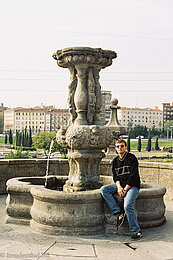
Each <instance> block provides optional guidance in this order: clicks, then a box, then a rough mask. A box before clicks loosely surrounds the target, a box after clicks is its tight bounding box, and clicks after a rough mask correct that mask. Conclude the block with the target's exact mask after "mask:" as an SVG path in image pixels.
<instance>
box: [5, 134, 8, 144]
mask: <svg viewBox="0 0 173 260" xmlns="http://www.w3.org/2000/svg"><path fill="white" fill-rule="evenodd" d="M7 140H8V137H7V134H6V135H5V144H7Z"/></svg>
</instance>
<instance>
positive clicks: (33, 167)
mask: <svg viewBox="0 0 173 260" xmlns="http://www.w3.org/2000/svg"><path fill="white" fill-rule="evenodd" d="M46 167H47V160H45V159H33V160H30V159H29V160H28V159H17V160H15V159H10V160H0V194H3V193H6V182H7V181H8V180H9V179H11V178H15V177H30V176H44V175H46ZM68 172H69V164H68V160H67V159H66V160H63V159H60V160H55V159H51V160H50V164H49V175H68Z"/></svg>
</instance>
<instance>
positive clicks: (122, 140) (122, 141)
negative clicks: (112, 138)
mask: <svg viewBox="0 0 173 260" xmlns="http://www.w3.org/2000/svg"><path fill="white" fill-rule="evenodd" d="M120 143H124V145H125V146H127V143H126V141H125V140H124V139H118V140H117V141H116V142H115V145H116V144H120Z"/></svg>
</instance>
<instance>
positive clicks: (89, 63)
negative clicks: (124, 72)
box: [53, 47, 117, 125]
mask: <svg viewBox="0 0 173 260" xmlns="http://www.w3.org/2000/svg"><path fill="white" fill-rule="evenodd" d="M116 56H117V55H116V53H115V52H114V51H109V50H102V49H100V48H96V49H93V48H89V47H73V48H65V49H63V50H58V51H57V52H56V53H54V54H53V58H54V59H55V60H57V64H58V66H60V67H63V68H68V69H69V71H70V80H71V82H70V84H69V86H68V87H69V96H68V104H69V111H70V113H71V121H72V122H73V123H74V122H75V123H76V124H80V125H87V124H96V125H97V124H100V118H99V115H100V112H101V104H102V101H101V99H102V96H101V86H100V83H99V72H100V70H101V69H102V68H105V67H107V66H110V65H111V64H112V59H114V58H116Z"/></svg>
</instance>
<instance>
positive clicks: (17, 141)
mask: <svg viewBox="0 0 173 260" xmlns="http://www.w3.org/2000/svg"><path fill="white" fill-rule="evenodd" d="M16 146H19V132H18V131H17V130H16Z"/></svg>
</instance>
